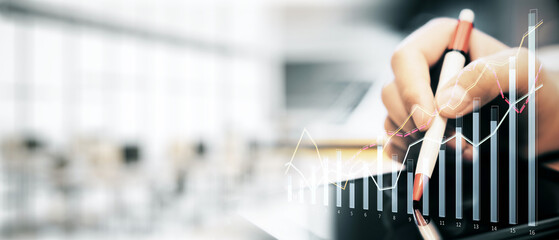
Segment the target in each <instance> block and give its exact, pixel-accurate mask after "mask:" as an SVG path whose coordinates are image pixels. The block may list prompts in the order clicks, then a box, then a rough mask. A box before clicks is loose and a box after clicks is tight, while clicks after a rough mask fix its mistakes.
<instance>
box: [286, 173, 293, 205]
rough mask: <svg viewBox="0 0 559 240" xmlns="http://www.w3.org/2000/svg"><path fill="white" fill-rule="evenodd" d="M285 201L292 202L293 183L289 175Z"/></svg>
mask: <svg viewBox="0 0 559 240" xmlns="http://www.w3.org/2000/svg"><path fill="white" fill-rule="evenodd" d="M287 201H288V202H291V201H293V182H292V179H291V175H287Z"/></svg>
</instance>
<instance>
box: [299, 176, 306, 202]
mask: <svg viewBox="0 0 559 240" xmlns="http://www.w3.org/2000/svg"><path fill="white" fill-rule="evenodd" d="M299 202H300V203H304V202H305V182H304V181H303V179H301V180H299Z"/></svg>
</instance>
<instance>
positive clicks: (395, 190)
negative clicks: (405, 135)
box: [391, 154, 399, 213]
mask: <svg viewBox="0 0 559 240" xmlns="http://www.w3.org/2000/svg"><path fill="white" fill-rule="evenodd" d="M392 161H394V163H397V162H398V155H396V154H394V155H392ZM398 166H399V165H398V164H392V167H393V168H392V185H391V186H392V187H393V188H392V212H393V213H397V212H398V183H397V182H396V181H397V179H398V172H399V171H398V170H399V169H398Z"/></svg>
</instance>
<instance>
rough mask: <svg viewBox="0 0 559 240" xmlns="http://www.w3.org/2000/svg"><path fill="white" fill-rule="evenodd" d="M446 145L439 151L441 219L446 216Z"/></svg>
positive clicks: (442, 145)
mask: <svg viewBox="0 0 559 240" xmlns="http://www.w3.org/2000/svg"><path fill="white" fill-rule="evenodd" d="M445 151H446V145H445V144H441V149H440V150H439V217H442V218H444V217H445V216H446V195H445V194H446V172H445V171H446V161H445Z"/></svg>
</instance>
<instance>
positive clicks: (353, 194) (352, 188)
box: [349, 180, 355, 209]
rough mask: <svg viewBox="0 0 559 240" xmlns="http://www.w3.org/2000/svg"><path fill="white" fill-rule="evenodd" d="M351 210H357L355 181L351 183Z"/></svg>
mask: <svg viewBox="0 0 559 240" xmlns="http://www.w3.org/2000/svg"><path fill="white" fill-rule="evenodd" d="M349 208H352V209H353V208H355V180H351V181H350V182H349Z"/></svg>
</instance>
